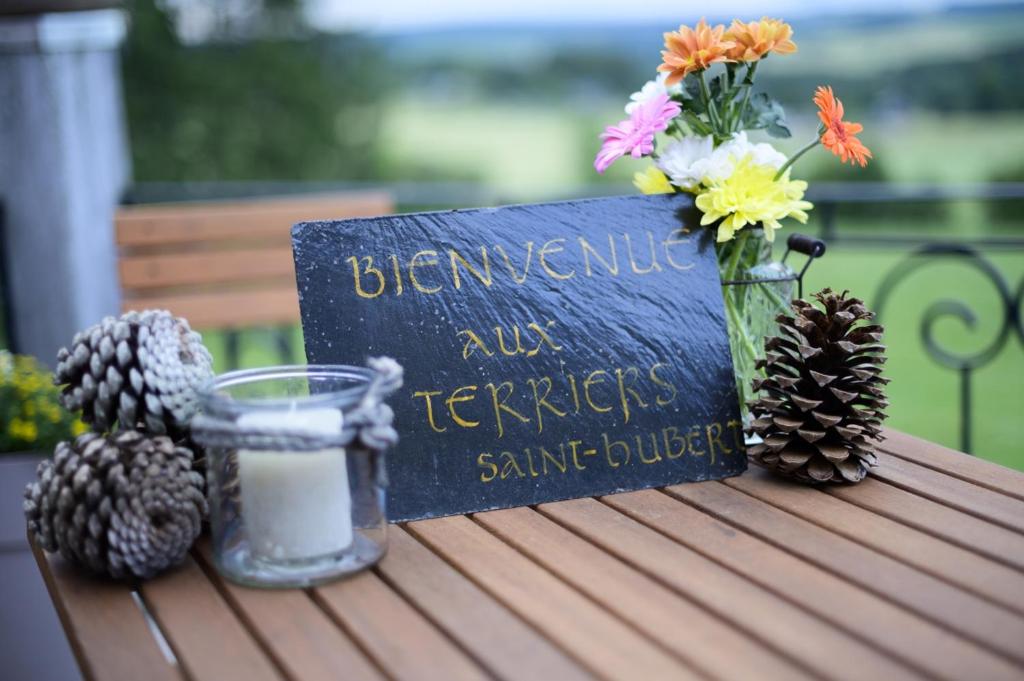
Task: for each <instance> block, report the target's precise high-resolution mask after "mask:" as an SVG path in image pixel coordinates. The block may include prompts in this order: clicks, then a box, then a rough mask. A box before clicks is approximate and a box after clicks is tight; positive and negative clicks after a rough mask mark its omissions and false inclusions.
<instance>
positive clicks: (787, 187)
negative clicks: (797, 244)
mask: <svg viewBox="0 0 1024 681" xmlns="http://www.w3.org/2000/svg"><path fill="white" fill-rule="evenodd" d="M775 173H776V169H775V168H774V167H772V166H768V165H758V164H756V163H754V161H753V156H751V155H749V154H748V155H747V156H744V157H743V158H742V159H740V160H739V161H738V162H737V163H736V165H735V167H734V168H733V171H732V173H731V174H730V175H729V176H728V177H725V178H723V179H720V180H716V179H711V178H709V180H708V182H707V189H705V190H704V191H703V192H702V193H701V194H700V196H698V197H697V208H699V209H700V210H701V212H702V213H703V214H704V216H703V217H702V218H701V221H700V224H702V225H710V224H712V223H714V222H716V221H717V220H721V221H722V222H721V223H720V224H719V226H718V237H717V239H718V241H729V240H730V239H732V238H733V236H734V235H735V234H736V232H737V231H739V230H741V229H743V228H744V227H746V226H747V225H757V224H760V225H761V226H762V227H763V228H764V234H765V238H767V239H768V241H774V239H775V230H777V229H779V228H781V227H782V225H781V224H780V223H779V220H782V219H784V218H793V219H795V220H797V221H798V222H801V223H805V222H807V211H808V210H810V209H811V208H813V207H814V206H813V205H812V204H811V203H809V202H808V201H804V200H803V198H804V192H805V191H806V190H807V183H806V182H803V181H801V180H791V179H789V171H787V172H786V173H785V174H784V175H783V176H782V177H780V178H779V179H777V180H776V179H775Z"/></svg>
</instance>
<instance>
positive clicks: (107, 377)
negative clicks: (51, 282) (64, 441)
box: [54, 310, 213, 437]
mask: <svg viewBox="0 0 1024 681" xmlns="http://www.w3.org/2000/svg"><path fill="white" fill-rule="evenodd" d="M54 376H55V383H56V384H57V385H63V386H64V390H63V394H62V395H61V403H62V404H63V405H64V407H65V408H66V409H68V410H69V411H72V412H74V411H78V410H79V409H81V410H82V420H83V421H85V422H86V423H88V424H90V425H91V426H92V428H93V430H96V431H98V432H105V431H107V430H110V429H112V428H113V426H114V423H115V422H116V423H117V424H118V425H119V426H120V428H122V429H128V428H141V429H142V430H145V431H146V432H149V433H153V434H155V435H162V434H164V433H167V434H170V435H172V436H175V437H177V436H180V435H181V434H182V433H183V432H184V431H185V428H186V426H187V425H188V421H189V419H190V418H191V417H192V415H193V414H194V413H195V411H196V408H197V405H196V390H198V389H199V388H200V387H201V386H202V385H203V384H204V383H205V382H206V381H207V380H209V379H210V378H211V377H212V376H213V360H212V359H211V357H210V353H209V351H208V350H207V349H206V347H205V346H204V345H203V341H202V338H201V337H200V336H199V334H198V333H195V332H194V331H192V330H191V329H190V328H189V326H188V322H187V321H185V320H184V319H181V318H176V317H174V316H172V315H171V314H170V313H169V312H167V311H165V310H146V311H145V312H128V313H127V314H124V315H122V316H121V317H120V318H119V319H115V318H114V317H107V318H106V319H104V320H103V321H101V322H100V323H99V324H96V325H94V326H92V327H90V328H89V329H86V330H85V331H82V332H80V333H78V334H76V335H75V338H74V340H72V342H71V349H70V350H68V349H67V348H61V350H60V352H58V353H57V370H56V371H55V372H54Z"/></svg>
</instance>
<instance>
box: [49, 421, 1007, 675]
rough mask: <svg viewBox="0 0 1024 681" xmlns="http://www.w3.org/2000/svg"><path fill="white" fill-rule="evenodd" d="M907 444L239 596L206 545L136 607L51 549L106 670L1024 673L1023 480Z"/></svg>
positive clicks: (482, 531)
mask: <svg viewBox="0 0 1024 681" xmlns="http://www.w3.org/2000/svg"><path fill="white" fill-rule="evenodd" d="M887 434H888V436H889V437H888V440H887V441H886V443H885V445H884V451H883V452H882V454H881V456H880V459H881V463H882V466H881V467H880V468H879V470H878V471H876V472H875V473H874V474H873V475H872V476H871V477H870V478H869V479H867V480H865V481H864V482H863V483H861V484H859V485H856V486H850V487H830V488H824V489H819V488H809V487H802V486H798V485H795V484H792V483H790V482H788V481H786V480H782V479H780V478H778V477H775V476H773V475H770V474H769V473H767V472H765V471H762V470H759V469H752V470H750V471H748V472H747V473H746V474H744V475H743V476H741V477H738V478H731V479H728V480H726V481H724V482H703V483H695V484H688V485H678V486H674V487H669V488H665V489H661V490H643V491H638V492H629V493H624V494H618V495H613V496H607V497H602V498H594V499H576V500H571V501H564V502H558V503H550V504H542V505H540V506H537V507H535V508H531V507H523V508H515V509H509V510H502V511H492V512H488V513H479V514H475V515H472V516H454V517H449V518H440V519H434V520H426V521H420V522H415V523H409V524H407V525H404V526H395V527H392V528H391V531H390V533H389V536H390V552H389V554H388V555H387V556H386V557H385V558H384V560H383V561H382V562H381V564H380V565H378V566H377V567H376V568H374V569H373V570H370V571H368V572H364V573H362V574H359V575H356V576H354V577H352V578H350V579H346V580H342V581H339V582H335V583H332V584H329V585H325V586H321V587H318V588H315V589H308V590H285V591H264V590H257V589H249V588H244V587H240V586H237V585H234V584H231V583H230V582H227V581H225V580H224V579H222V578H221V577H220V576H219V575H218V574H217V573H216V571H215V570H214V569H213V565H212V561H211V559H210V547H209V543H208V542H207V541H206V540H205V539H204V540H202V541H200V543H199V544H198V545H197V546H196V548H195V549H194V551H193V556H192V557H190V558H189V559H188V561H186V563H185V564H184V565H182V566H181V567H179V568H178V569H176V570H173V571H171V572H169V573H167V574H166V575H163V576H161V577H160V578H158V579H156V580H153V581H151V582H148V583H146V584H144V585H141V586H140V587H139V590H138V592H137V594H136V595H133V588H132V585H130V584H119V583H114V582H110V581H105V580H101V579H95V578H90V577H85V576H83V575H81V574H80V573H78V572H76V571H74V570H72V569H71V568H70V567H69V566H68V565H66V564H65V563H64V561H63V560H62V559H61V558H59V557H57V556H52V555H51V556H47V555H44V554H43V553H42V552H41V551H39V550H38V549H35V553H36V556H37V560H38V563H39V567H40V570H41V571H42V573H43V577H44V579H45V581H46V584H47V587H48V588H49V591H50V594H51V596H52V597H53V600H54V604H55V607H56V608H57V611H58V613H59V615H60V618H61V621H62V623H63V624H64V627H65V630H66V632H67V635H68V638H69V640H70V642H71V645H72V648H73V650H74V652H75V655H76V656H77V659H78V661H79V665H80V667H81V669H82V672H83V675H84V676H85V677H86V678H87V679H114V680H117V681H120V680H122V679H139V678H145V679H147V680H148V679H156V680H158V681H163V680H165V679H167V680H171V679H197V680H198V679H253V680H256V679H278V678H285V679H294V680H311V681H319V680H326V679H337V678H344V679H355V680H362V679H366V680H368V681H379V680H381V679H416V680H420V679H427V680H432V679H438V680H444V681H448V680H454V679H508V680H522V681H527V680H532V679H558V680H559V681H561V680H563V679H565V680H568V681H577V680H578V681H584V680H585V679H608V680H617V679H627V680H632V679H643V680H647V679H747V678H752V679H753V678H756V679H811V678H822V679H837V680H841V679H851V680H852V679H864V678H877V679H887V680H888V679H929V678H930V679H949V680H950V681H953V680H958V679H972V680H973V679H1006V680H1011V679H1021V678H1024V647H1022V645H1021V642H1022V641H1024V476H1022V475H1021V474H1020V473H1018V472H1015V471H1008V470H1006V469H1002V468H1000V467H998V466H995V465H993V464H991V463H988V462H985V461H980V460H978V459H975V458H972V457H969V456H966V455H964V454H960V453H958V452H954V451H952V450H949V449H946V448H943V447H939V446H938V445H934V444H932V443H929V442H926V441H924V440H921V439H919V438H913V437H910V436H906V435H903V434H902V433H897V432H895V431H888V432H887Z"/></svg>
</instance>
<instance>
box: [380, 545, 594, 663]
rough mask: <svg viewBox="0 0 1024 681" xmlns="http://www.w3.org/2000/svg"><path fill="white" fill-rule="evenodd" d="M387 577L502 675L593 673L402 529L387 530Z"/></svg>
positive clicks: (382, 567) (384, 570)
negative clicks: (585, 669) (584, 668)
mask: <svg viewBox="0 0 1024 681" xmlns="http://www.w3.org/2000/svg"><path fill="white" fill-rule="evenodd" d="M388 542H389V548H388V555H387V558H385V560H383V561H382V562H381V564H380V567H379V568H378V571H379V572H380V573H381V574H382V575H383V576H384V578H385V579H386V580H387V581H388V582H389V583H390V584H391V586H392V587H394V588H396V589H397V590H398V591H400V592H401V593H402V595H403V596H405V597H406V598H407V599H408V600H409V601H411V602H412V603H414V604H415V605H416V607H417V608H418V609H419V610H420V611H421V612H424V613H428V614H429V617H430V618H431V619H432V620H433V621H434V623H435V624H437V625H438V626H439V627H441V628H442V629H443V630H444V631H445V632H446V633H447V635H448V636H450V637H451V638H453V639H455V640H457V641H459V643H460V644H461V645H462V646H463V647H464V648H466V649H467V650H470V651H472V652H473V654H474V657H476V659H477V660H479V661H480V663H481V664H483V665H484V666H486V668H487V670H488V671H489V672H491V673H493V674H494V675H495V676H497V677H498V678H502V679H522V680H523V681H529V680H532V679H559V681H583V680H584V679H593V678H594V677H593V676H592V675H591V674H589V673H588V672H586V671H584V670H583V668H582V667H581V666H580V665H579V664H578V663H576V662H575V661H574V660H573V659H572V658H570V657H569V656H568V655H566V654H565V653H564V652H562V651H561V650H560V649H559V648H557V647H556V646H554V645H553V644H552V643H551V642H550V641H548V639H546V638H544V637H543V636H542V635H541V634H539V633H538V632H537V631H536V630H534V629H533V628H532V627H530V626H529V625H527V624H526V623H524V622H523V621H522V620H521V619H519V618H518V617H516V616H515V615H514V614H512V613H511V612H510V611H509V610H508V609H507V608H505V607H504V606H503V605H501V604H500V603H498V602H497V601H495V600H494V599H493V598H491V596H490V595H488V594H487V593H486V592H484V591H483V590H482V589H480V587H478V586H477V585H476V584H474V583H473V582H471V581H470V580H469V579H467V578H466V577H465V576H463V575H462V574H461V573H459V572H458V571H457V570H456V569H455V568H453V567H452V566H450V565H449V564H448V563H446V562H445V561H444V560H443V559H441V558H440V557H438V556H437V555H436V554H434V553H433V552H432V551H430V549H428V548H427V547H425V546H423V545H422V544H420V543H419V542H418V541H417V540H416V539H415V538H413V537H412V536H411V535H410V534H409V533H408V532H406V531H405V530H403V529H402V528H400V527H397V526H395V527H391V528H390V530H389V532H388Z"/></svg>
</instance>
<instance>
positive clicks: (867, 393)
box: [747, 289, 889, 483]
mask: <svg viewBox="0 0 1024 681" xmlns="http://www.w3.org/2000/svg"><path fill="white" fill-rule="evenodd" d="M814 298H815V299H816V300H817V301H818V303H819V304H820V307H818V306H815V305H814V304H812V303H809V302H807V301H805V300H796V301H794V302H793V309H794V312H795V314H794V316H792V317H790V316H788V315H779V317H778V318H777V321H778V322H779V325H780V327H781V330H782V335H781V336H778V337H775V338H771V339H769V340H767V341H766V342H765V350H766V351H767V353H766V358H765V359H764V360H761V361H760V362H759V364H758V368H763V369H765V372H766V374H767V378H764V379H755V380H754V389H755V390H760V391H762V396H761V398H760V399H757V400H754V401H753V402H751V405H750V406H751V412H752V414H753V416H754V417H755V419H754V421H753V423H752V425H751V429H752V430H753V431H754V432H755V433H757V434H758V435H760V436H761V438H762V439H763V443H761V444H758V445H755V446H753V447H750V448H749V449H748V450H747V451H748V454H749V455H750V456H751V457H752V458H753V459H754V460H755V461H757V462H758V463H760V464H762V465H764V466H766V467H767V468H771V469H775V470H778V471H779V472H782V473H785V474H787V475H790V476H793V477H795V478H797V479H799V480H801V481H803V482H810V483H822V482H844V481H846V482H859V481H860V480H861V479H862V478H863V477H864V476H865V475H866V474H867V472H868V468H870V467H871V466H873V465H875V463H876V459H875V455H874V449H875V445H874V442H873V441H880V440H881V439H882V436H881V425H882V420H883V419H884V418H885V413H884V412H883V411H882V410H883V409H884V408H885V407H887V406H888V404H889V403H888V401H887V400H886V399H885V391H884V386H885V384H887V383H888V382H889V380H888V379H886V378H883V377H882V376H880V373H881V371H882V369H881V365H882V364H883V363H884V362H885V357H884V356H883V355H882V353H883V352H884V351H885V346H884V345H881V344H879V341H880V340H881V339H882V327H881V326H878V325H872V324H862V323H861V322H863V321H864V320H869V319H871V318H872V317H873V315H872V314H871V312H869V311H868V309H867V308H866V307H865V306H864V304H863V303H862V302H861V301H860V300H857V299H856V298H847V297H846V292H845V291H844V292H843V293H842V294H836V293H833V292H832V290H831V289H825V290H823V291H821V292H820V293H817V294H815V295H814Z"/></svg>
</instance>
